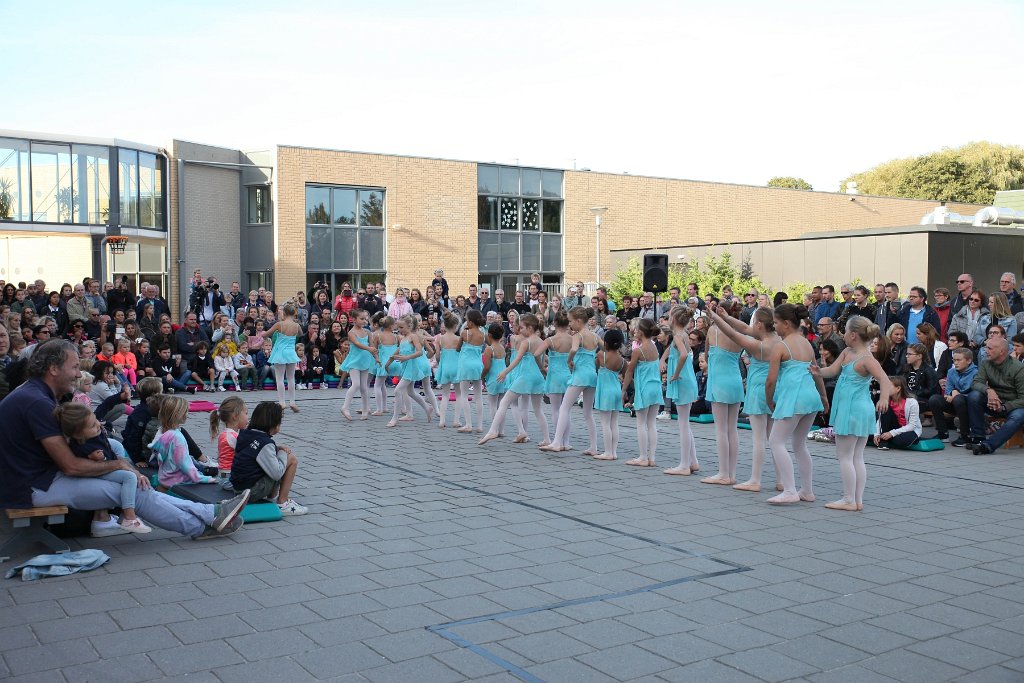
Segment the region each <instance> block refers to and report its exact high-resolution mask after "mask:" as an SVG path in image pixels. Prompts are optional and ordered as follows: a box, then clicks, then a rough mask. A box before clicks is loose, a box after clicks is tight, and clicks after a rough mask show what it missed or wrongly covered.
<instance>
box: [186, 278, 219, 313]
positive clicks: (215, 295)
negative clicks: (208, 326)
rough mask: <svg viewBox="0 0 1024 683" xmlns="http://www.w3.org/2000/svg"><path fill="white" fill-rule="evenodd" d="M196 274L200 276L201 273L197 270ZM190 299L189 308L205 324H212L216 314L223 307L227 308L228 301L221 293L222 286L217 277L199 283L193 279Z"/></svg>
mask: <svg viewBox="0 0 1024 683" xmlns="http://www.w3.org/2000/svg"><path fill="white" fill-rule="evenodd" d="M196 273H197V274H200V271H198V270H196ZM200 277H201V274H200ZM190 299H191V300H190V301H189V308H190V309H191V311H192V312H193V313H195V314H196V315H197V316H198V317H199V319H200V320H202V321H203V322H212V321H213V316H214V314H215V313H219V312H220V310H221V309H222V308H223V307H225V306H227V301H226V300H225V299H224V295H223V294H222V293H221V291H220V284H219V283H218V282H217V278H215V277H208V278H206V280H205V281H200V282H199V283H196V281H195V279H193V281H192V296H191V297H190Z"/></svg>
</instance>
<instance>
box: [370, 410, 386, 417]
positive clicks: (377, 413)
mask: <svg viewBox="0 0 1024 683" xmlns="http://www.w3.org/2000/svg"><path fill="white" fill-rule="evenodd" d="M383 414H384V413H382V412H380V411H379V410H378V411H376V412H373V413H370V415H373V416H374V417H380V416H381V415H383Z"/></svg>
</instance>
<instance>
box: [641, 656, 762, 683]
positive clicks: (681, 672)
mask: <svg viewBox="0 0 1024 683" xmlns="http://www.w3.org/2000/svg"><path fill="white" fill-rule="evenodd" d="M658 678H661V679H664V680H666V681H670V682H671V683H692V682H693V681H701V683H754V682H755V681H760V680H761V679H759V678H754V677H753V676H748V675H747V674H745V673H743V672H742V671H739V670H737V669H734V668H732V667H731V666H727V665H725V664H722V663H721V662H718V661H715V660H713V659H705V660H702V661H699V662H694V663H693V664H688V665H686V666H680V667H676V668H675V669H669V670H668V671H662V672H660V673H659V674H658Z"/></svg>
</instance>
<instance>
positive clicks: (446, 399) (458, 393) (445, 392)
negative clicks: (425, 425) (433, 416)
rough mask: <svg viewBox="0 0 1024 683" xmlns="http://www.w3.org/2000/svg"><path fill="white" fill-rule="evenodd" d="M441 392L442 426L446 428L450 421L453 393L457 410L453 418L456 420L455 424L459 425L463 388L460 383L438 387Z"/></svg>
mask: <svg viewBox="0 0 1024 683" xmlns="http://www.w3.org/2000/svg"><path fill="white" fill-rule="evenodd" d="M438 388H439V389H440V390H441V426H442V427H444V426H445V425H446V424H447V419H448V404H449V403H450V402H451V398H452V392H453V391H454V392H455V410H454V411H452V412H453V417H454V418H455V421H454V424H456V425H457V424H459V404H460V403H462V387H461V386H460V385H459V383H458V382H453V383H452V384H442V385H440V386H439V387H438Z"/></svg>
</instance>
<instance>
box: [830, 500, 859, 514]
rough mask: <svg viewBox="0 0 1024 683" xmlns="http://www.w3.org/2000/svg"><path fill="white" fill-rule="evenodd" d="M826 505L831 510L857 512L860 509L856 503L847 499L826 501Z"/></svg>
mask: <svg viewBox="0 0 1024 683" xmlns="http://www.w3.org/2000/svg"><path fill="white" fill-rule="evenodd" d="M825 507H827V508H828V509H829V510H845V511H847V512H856V511H857V509H858V508H857V504H856V503H850V502H848V501H845V500H837V501H835V502H833V503H825Z"/></svg>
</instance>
